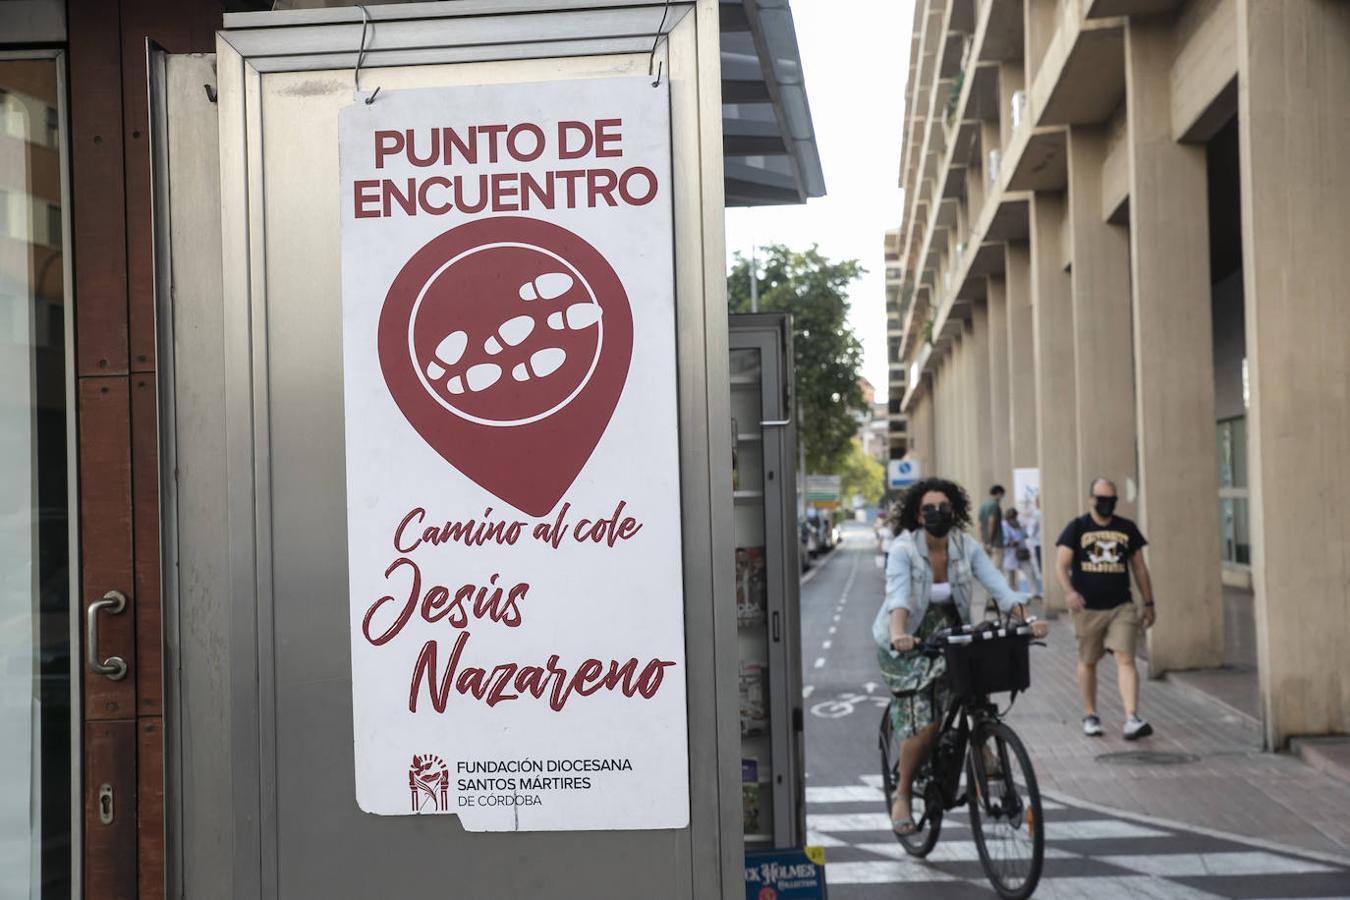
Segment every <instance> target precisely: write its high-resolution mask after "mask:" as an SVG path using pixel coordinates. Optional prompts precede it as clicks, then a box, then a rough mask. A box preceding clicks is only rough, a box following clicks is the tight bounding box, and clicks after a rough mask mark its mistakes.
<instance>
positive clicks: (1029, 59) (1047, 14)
mask: <svg viewBox="0 0 1350 900" xmlns="http://www.w3.org/2000/svg"><path fill="white" fill-rule="evenodd" d="M1059 5H1060V0H1023V5H1022V18H1023V22H1024V25H1025V27H1024V29H1023V34H1024V35H1025V36H1026V40H1025V45H1024V46H1023V48H1022V56H1023V59H1024V62H1025V64H1026V70H1025V71H1026V79H1027V93H1030V92H1031V90H1030V89H1031V86H1032V84H1034V83H1035V81H1036V74H1037V73H1038V72H1040V70H1041V62H1042V61H1044V59H1045V51H1046V50H1047V49H1049V47H1050V41H1051V40H1052V39H1053V38H1054V36H1055V28H1056V27H1057V26H1058V25H1059Z"/></svg>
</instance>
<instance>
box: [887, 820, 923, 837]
mask: <svg viewBox="0 0 1350 900" xmlns="http://www.w3.org/2000/svg"><path fill="white" fill-rule="evenodd" d="M891 830H892V831H894V832H895V833H896V834H898V835H899V836H900V837H908V836H909V835H911V834H913V833H914V832H916V831H918V830H919V827H918V826H917V825H915V824H914V820H913V819H911V818H909V817H905V818H903V819H891Z"/></svg>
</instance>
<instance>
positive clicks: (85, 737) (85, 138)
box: [66, 0, 220, 900]
mask: <svg viewBox="0 0 1350 900" xmlns="http://www.w3.org/2000/svg"><path fill="white" fill-rule="evenodd" d="M66 21H67V26H66V27H67V48H68V60H69V64H68V84H69V96H70V103H69V117H68V125H69V127H68V132H67V134H68V138H67V146H68V148H69V150H68V152H69V159H70V184H71V191H70V206H71V211H70V230H71V238H72V239H71V242H70V246H71V251H70V252H71V255H72V257H73V279H72V281H71V290H72V294H73V297H74V312H75V315H74V322H73V325H74V328H75V341H74V355H73V356H74V358H73V371H74V380H75V385H74V394H75V398H76V399H75V406H76V416H77V420H78V426H77V428H78V430H77V434H78V449H77V457H78V469H77V471H78V488H76V487H75V485H74V484H72V489H74V490H77V492H78V493H77V496H78V504H79V531H80V535H81V541H80V544H79V548H78V553H79V560H78V566H79V568H78V573H77V574H75V575H74V577H73V578H72V581H73V582H74V583H76V584H78V585H79V588H78V589H79V591H80V594H79V597H80V602H79V603H78V604H77V606H78V610H79V613H80V616H79V620H80V622H81V623H83V621H84V619H83V616H84V613H85V611H86V610H87V608H88V604H90V603H91V602H93V601H94V600H96V599H97V598H99V597H101V596H103V594H104V593H105V592H107V591H109V590H118V591H121V592H122V593H123V594H125V595H126V597H127V600H128V603H127V608H126V610H125V611H124V612H122V613H121V614H118V615H106V614H105V615H102V616H100V621H99V629H100V633H99V638H100V647H99V649H100V653H101V654H103V655H117V656H121V657H122V658H123V659H125V660H126V661H127V663H128V672H127V675H126V677H125V678H123V679H121V680H119V681H112V680H109V679H108V678H107V677H106V676H104V675H100V674H97V673H93V672H90V671H88V670H87V669H86V668H85V667H84V666H83V665H81V666H80V671H81V672H82V673H83V677H82V683H83V694H84V701H83V712H82V722H81V732H82V735H81V740H80V746H81V748H82V759H81V763H82V765H81V767H80V768H79V769H78V770H77V771H82V774H83V784H82V788H81V790H82V793H81V797H82V807H83V815H82V820H83V821H82V829H81V834H80V835H78V836H73V839H74V840H75V841H76V843H77V845H79V846H80V847H81V850H80V851H78V852H79V853H80V861H81V862H82V866H81V865H77V866H76V872H77V877H78V878H79V880H80V888H79V890H82V892H83V894H84V895H85V896H89V897H98V898H103V897H129V896H138V897H142V898H147V900H152V898H158V897H163V896H164V890H165V888H164V741H163V730H164V728H163V671H162V670H163V665H162V646H163V636H162V631H161V621H160V620H161V600H160V535H159V478H160V472H159V454H158V425H157V417H158V409H157V403H156V390H155V384H156V352H155V340H156V332H155V306H156V301H155V277H154V272H155V269H154V264H155V258H154V252H153V232H152V216H151V207H152V203H153V196H152V190H151V167H150V140H149V101H148V90H147V66H146V55H147V54H146V45H147V41H153V42H155V43H158V44H162V45H164V46H166V47H169V48H171V49H173V50H175V51H177V52H192V51H199V50H210V49H211V46H212V44H213V42H214V33H215V30H216V28H217V27H218V26H219V24H220V9H219V7H218V6H216V5H215V4H213V3H211V2H210V0H193V2H189V3H179V2H173V0H121V2H103V0H69V3H68V4H67V9H66ZM68 327H69V326H68ZM73 562H74V561H72V563H73ZM79 633H80V634H81V637H80V639H79V640H78V641H73V642H72V647H71V655H72V659H73V660H83V658H84V652H83V651H84V641H85V639H86V638H85V636H84V635H83V628H81V629H80V632H79ZM73 752H74V751H73ZM104 785H108V786H110V787H111V788H112V791H113V818H112V822H111V823H110V824H105V823H104V822H102V821H101V818H100V810H99V793H100V791H101V789H102V787H103V786H104ZM71 827H72V830H74V829H75V827H76V824H75V821H72V823H71Z"/></svg>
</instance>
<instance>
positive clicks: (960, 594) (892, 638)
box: [872, 478, 1046, 835]
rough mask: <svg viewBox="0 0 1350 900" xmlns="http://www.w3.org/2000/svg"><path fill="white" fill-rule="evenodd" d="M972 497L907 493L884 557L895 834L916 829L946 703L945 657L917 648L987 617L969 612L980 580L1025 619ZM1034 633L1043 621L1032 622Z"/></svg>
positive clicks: (1040, 632) (883, 662) (926, 484)
mask: <svg viewBox="0 0 1350 900" xmlns="http://www.w3.org/2000/svg"><path fill="white" fill-rule="evenodd" d="M969 525H970V498H969V497H968V496H967V495H966V492H965V490H964V489H962V487H961V486H960V485H958V484H956V483H955V482H951V481H947V480H945V479H941V478H927V479H924V480H922V481H920V482H918V483H917V484H915V485H914V486H913V487H911V488H909V490H908V491H906V492H905V495H904V497H903V498H902V500H901V501H900V511H899V515H898V516H897V517H896V521H895V523H894V525H893V526H892V527H893V530H894V531H895V533H896V535H897V537H896V538H895V540H894V542H893V543H892V544H891V550H890V553H889V554H888V555H887V559H886V598H885V600H884V601H883V602H882V604H881V609H880V610H879V611H878V612H877V617H876V621H875V622H874V623H873V626H872V636H873V638H874V639H875V640H876V642H877V645H878V649H877V661H878V663H879V664H880V666H881V673H882V676H883V677H884V678H885V680H886V684H887V686H888V687H889V688H890V689H891V693H892V694H904V695H906V696H905V699H903V700H897V701H896V702H895V703H892V704H891V723H892V726H893V727H894V729H895V733H896V734H897V735H898V736H900V737H901V738H903V739H904V743H903V745H902V746H901V750H900V773H899V775H900V777H899V784H898V785H897V789H896V792H895V803H894V804H893V805H892V807H891V826H892V828H894V830H895V832H896V834H899V835H907V834H911V833H913V832H914V830H915V823H914V819H913V813H912V805H911V799H910V793H911V788H912V786H913V783H914V775H915V772H916V771H917V770H918V769H919V767H920V765H921V764H922V763H923V761H924V760H925V759H926V758H927V757H928V754H929V752H930V751H931V750H932V745H933V739H934V737H935V735H936V733H937V721H938V719H939V717H940V714H941V711H942V709H943V708H944V707H945V706H946V705H947V702H948V692H947V690H946V686H945V679H943V677H942V676H943V675H944V674H945V672H946V670H947V665H946V661H945V660H944V659H943V658H942V657H940V656H939V657H936V658H934V657H929V656H925V655H923V654H921V653H917V652H915V647H916V646H918V645H919V644H920V643H922V642H923V640H924V639H925V638H928V637H930V636H931V635H933V634H935V633H936V632H938V631H941V630H942V629H943V628H952V627H960V626H961V625H963V624H974V623H976V622H979V621H982V620H983V618H984V615H983V606H980V607H979V608H978V609H973V610H972V605H973V600H974V598H973V594H974V587H975V585H974V582H975V580H976V579H978V580H979V582H980V584H982V585H984V588H985V590H987V591H988V592H989V593H990V594H991V595H992V596H993V598H994V600H995V602H997V603H998V608H999V610H1000V611H1001V612H1003V613H1011V614H1012V615H1013V617H1015V618H1019V619H1020V618H1025V615H1026V609H1025V606H1024V604H1025V602H1026V595H1025V594H1021V593H1018V592H1017V591H1014V590H1013V589H1012V588H1010V587H1009V586H1008V582H1007V581H1006V580H1005V579H1004V577H1003V575H1002V573H1000V572H999V571H998V569H996V568H995V567H994V564H993V562H992V561H991V560H990V559H989V557H988V556H987V555H986V554H985V552H984V549H983V548H982V547H981V546H980V542H979V541H978V540H976V539H975V538H974V537H972V536H971V535H969V534H967V533H966V530H965V529H966V528H967V527H969ZM1033 628H1034V632H1035V634H1036V636H1037V637H1044V635H1045V630H1046V626H1045V624H1044V623H1040V622H1038V623H1035V625H1034V626H1033Z"/></svg>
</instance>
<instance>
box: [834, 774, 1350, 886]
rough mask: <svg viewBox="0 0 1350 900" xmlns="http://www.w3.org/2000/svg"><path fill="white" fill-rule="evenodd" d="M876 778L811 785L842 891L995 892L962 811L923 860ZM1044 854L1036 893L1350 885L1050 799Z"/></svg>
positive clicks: (1336, 874) (1348, 880)
mask: <svg viewBox="0 0 1350 900" xmlns="http://www.w3.org/2000/svg"><path fill="white" fill-rule="evenodd" d="M879 782H880V777H879V776H876V777H873V776H863V777H862V778H860V779H859V780H858V783H857V784H854V785H843V786H836V787H810V788H808V789H807V828H808V829H809V835H808V841H809V842H810V843H812V844H815V845H818V846H824V847H825V848H826V850H825V853H826V867H825V871H826V877H827V879H828V882H829V886H830V894H831V896H832V897H834V898H836V900H850V898H855V897H873V896H881V895H879V894H877V892H876V891H877V888H878V887H879V886H883V885H891V886H893V888H892V890H890V891H887V892H886V894H885V896H894V897H910V896H913V897H933V898H957V897H980V898H987V897H989V896H990V893H991V892H990V888H989V885H988V882H987V881H986V880H985V876H984V871H983V869H982V868H981V866H980V862H979V856H978V854H977V852H976V849H975V843H974V840H973V839H972V835H971V833H970V829H969V827H968V824H969V823H968V819H967V816H966V813H965V810H964V809H962V810H956V811H953V812H951V813H949V814H948V817H947V818H946V819H945V820H944V822H943V826H942V833H941V836H940V839H939V841H938V844H937V846H936V847H934V848H933V851H932V853H931V854H930V855H929V856H928V858H927V859H925V860H916V859H913V858H911V857H909V856H908V855H906V853H905V851H904V849H903V848H902V847H901V846H900V845H899V843H897V842H896V840H895V838H894V837H893V836H892V835H891V833H890V830H889V825H888V822H887V818H886V813H885V803H884V800H883V799H882V793H881V789H880V787H879ZM1044 806H1045V819H1046V860H1045V868H1044V871H1043V874H1042V877H1041V882H1040V886H1039V887H1038V888H1037V890H1036V893H1035V896H1037V897H1046V898H1057V897H1066V898H1067V897H1074V898H1079V897H1092V898H1106V900H1111V898H1116V897H1120V898H1126V897H1130V898H1178V900H1186V898H1200V897H1205V898H1209V897H1241V898H1248V897H1334V896H1344V895H1346V894H1348V893H1350V868H1347V867H1346V866H1344V865H1340V864H1337V863H1335V862H1333V861H1330V860H1329V859H1326V858H1322V859H1318V858H1312V857H1309V856H1303V855H1298V854H1292V853H1284V852H1274V851H1271V850H1268V849H1265V848H1262V847H1258V846H1253V845H1251V844H1249V843H1246V842H1242V841H1238V840H1234V839H1231V838H1225V837H1220V836H1216V835H1213V834H1203V833H1199V832H1196V831H1193V830H1190V829H1188V828H1185V827H1176V826H1172V825H1164V824H1159V823H1157V822H1154V821H1140V820H1137V819H1132V818H1125V817H1122V816H1120V815H1113V814H1108V813H1103V812H1101V811H1099V810H1095V809H1092V808H1088V807H1085V806H1083V805H1081V804H1077V803H1074V802H1073V801H1069V800H1068V799H1067V798H1061V800H1059V801H1051V800H1046V801H1045V804H1044Z"/></svg>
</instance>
